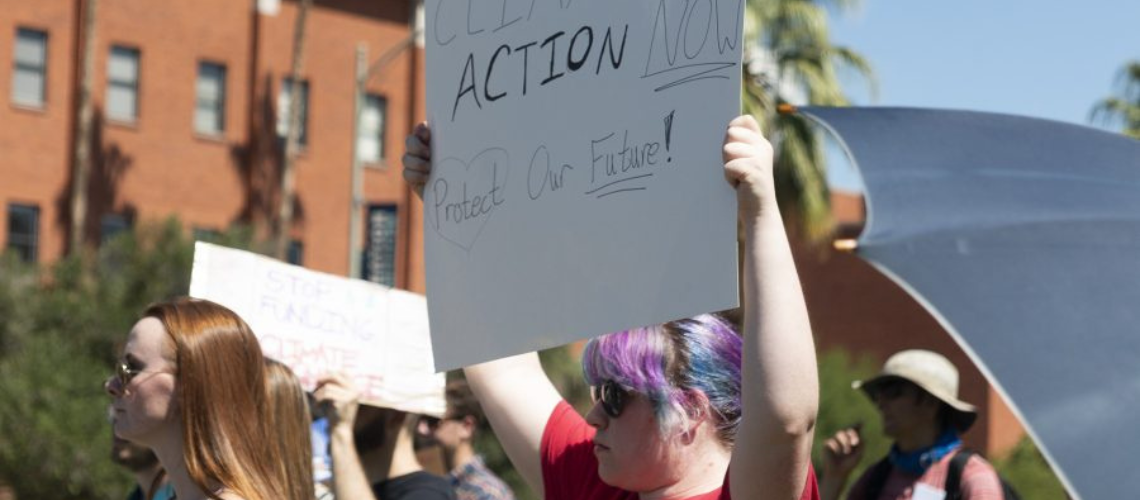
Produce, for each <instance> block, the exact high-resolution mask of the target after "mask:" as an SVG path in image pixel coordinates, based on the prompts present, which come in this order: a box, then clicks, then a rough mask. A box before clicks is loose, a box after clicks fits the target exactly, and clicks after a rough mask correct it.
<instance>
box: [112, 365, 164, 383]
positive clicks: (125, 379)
mask: <svg viewBox="0 0 1140 500" xmlns="http://www.w3.org/2000/svg"><path fill="white" fill-rule="evenodd" d="M144 373H163V371H162V370H159V371H146V370H142V369H139V368H131V365H130V364H128V362H127V361H125V360H124V361H119V362H117V363H115V378H116V379H118V381H119V387H123V388H125V387H127V384H129V383H131V381H132V380H134V379H135V377H137V376H139V375H142V374H144Z"/></svg>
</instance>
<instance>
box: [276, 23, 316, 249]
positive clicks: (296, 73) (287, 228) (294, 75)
mask: <svg viewBox="0 0 1140 500" xmlns="http://www.w3.org/2000/svg"><path fill="white" fill-rule="evenodd" d="M312 6H313V0H301V2H300V5H299V8H300V11H298V12H297V24H296V26H295V27H294V29H293V68H292V71H290V76H289V82H290V83H289V85H290V88H289V131H288V133H287V134H286V137H285V153H284V155H283V158H282V165H281V204H280V205H279V207H278V212H277V225H276V231H275V232H276V234H275V236H276V237H277V241H276V247H275V252H274V254H275V255H276V257H277V258H278V259H281V260H285V258H286V255H287V253H288V250H289V233H290V232H291V230H292V228H293V198H294V192H295V191H296V174H295V173H294V172H293V170H294V167H295V163H296V161H297V145H298V144H297V143H298V139H299V137H300V134H301V130H300V129H301V110H300V107H301V93H302V92H303V91H304V87H303V86H302V85H301V67H302V65H303V64H304V61H305V18H306V17H308V15H309V10H310V8H311V7H312Z"/></svg>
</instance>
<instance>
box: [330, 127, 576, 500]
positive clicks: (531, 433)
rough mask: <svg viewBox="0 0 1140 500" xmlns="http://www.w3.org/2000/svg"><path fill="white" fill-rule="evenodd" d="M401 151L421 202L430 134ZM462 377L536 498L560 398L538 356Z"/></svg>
mask: <svg viewBox="0 0 1140 500" xmlns="http://www.w3.org/2000/svg"><path fill="white" fill-rule="evenodd" d="M405 147H406V152H405V153H404V158H403V163H404V180H405V181H407V183H408V185H409V186H411V187H412V189H414V190H415V191H416V193H417V194H419V195H420V196H421V197H422V196H423V191H424V185H426V184H427V181H428V178H429V177H430V176H431V129H430V128H429V127H428V126H427V124H426V123H420V124H419V125H416V128H415V129H414V130H413V131H412V135H409V136H408V138H407V141H406V142H405ZM463 373H464V374H465V375H466V377H467V382H468V383H469V384H470V385H471V391H472V392H474V393H475V397H477V398H479V403H480V404H481V405H482V406H483V412H484V413H485V414H486V415H487V420H488V421H489V422H490V423H491V428H492V429H494V430H495V436H496V437H498V438H499V442H500V443H502V445H503V450H505V451H506V452H507V456H508V457H510V459H511V463H512V464H513V465H514V466H515V469H517V470H518V471H519V473H520V474H521V475H522V476H523V478H524V479H526V481H527V483H528V484H530V486H531V488H534V490H535V491H536V492H538V493H539V494H540V495H541V494H542V493H543V491H544V490H543V481H542V457H541V452H542V434H543V431H545V429H546V422H547V420H549V418H550V414H551V413H553V412H554V407H555V406H557V405H558V403H559V402H560V401H562V396H561V395H559V394H558V390H557V389H555V388H554V384H552V383H551V382H550V378H549V377H547V376H546V372H545V371H543V369H542V364H541V363H540V362H539V360H538V354H537V353H529V354H522V355H519V356H513V357H509V358H503V359H500V360H496V361H491V362H488V363H482V364H478V365H473V366H469V367H467V368H464V369H463ZM338 498H340V497H339V496H338Z"/></svg>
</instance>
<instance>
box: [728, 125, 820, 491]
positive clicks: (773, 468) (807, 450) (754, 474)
mask: <svg viewBox="0 0 1140 500" xmlns="http://www.w3.org/2000/svg"><path fill="white" fill-rule="evenodd" d="M723 155H724V173H725V178H726V179H727V180H728V182H729V184H730V185H731V186H732V187H733V189H735V190H736V198H737V204H738V207H739V217H740V222H741V230H742V231H743V233H742V234H743V237H744V255H743V256H742V258H743V259H744V274H743V276H742V279H743V281H744V309H745V314H744V327H743V331H742V332H741V333H742V335H743V337H744V356H743V361H742V373H741V375H742V379H743V388H742V391H743V396H742V398H743V410H742V418H741V423H740V429H739V431H738V434H737V441H736V445H735V447H734V448H733V452H732V462H731V465H730V470H731V471H732V474H730V476H731V480H730V481H731V482H730V488H731V491H732V497H733V498H765V499H788V500H795V499H798V498H800V495H801V494H802V492H803V489H804V484H805V481H806V479H807V472H808V466H809V463H810V459H811V457H810V455H811V443H812V432H813V429H814V427H815V418H816V411H817V410H818V407H819V380H818V375H817V369H816V358H815V345H814V343H813V340H812V334H811V326H810V324H809V322H808V313H807V306H806V304H805V303H804V297H803V291H802V290H801V288H800V282H799V276H798V275H797V274H796V267H795V262H794V261H793V260H792V252H791V248H790V246H789V243H788V239H787V236H786V233H785V232H784V223H783V220H782V219H781V218H780V211H779V208H778V206H777V205H776V190H775V185H774V182H773V179H772V160H773V152H772V146H771V144H769V143H768V141H767V140H766V139H765V138H764V137H763V135H762V134H761V133H760V127H759V125H758V124H757V123H756V120H755V119H753V118H752V117H751V116H741V117H738V118H736V119H734V120H733V121H732V122H731V123H730V124H729V127H728V132H727V134H726V136H725V142H724V149H723Z"/></svg>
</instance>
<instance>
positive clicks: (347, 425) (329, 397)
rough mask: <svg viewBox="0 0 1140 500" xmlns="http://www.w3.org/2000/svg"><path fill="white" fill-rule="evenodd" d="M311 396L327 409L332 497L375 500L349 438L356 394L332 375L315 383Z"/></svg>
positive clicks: (343, 379) (349, 384) (341, 377)
mask: <svg viewBox="0 0 1140 500" xmlns="http://www.w3.org/2000/svg"><path fill="white" fill-rule="evenodd" d="M313 396H314V397H315V398H316V400H317V401H318V402H320V403H321V404H323V405H325V407H326V408H327V410H328V419H329V455H330V458H332V469H333V470H332V472H333V480H332V485H333V495H334V496H335V497H336V498H354V499H359V500H376V497H375V496H373V494H372V486H371V485H370V484H369V483H368V475H367V474H365V472H364V466H363V465H362V464H361V463H360V455H358V454H357V452H356V443H355V440H354V439H353V424H354V423H355V422H356V413H357V410H358V408H359V406H360V391H359V390H358V389H357V388H356V387H355V386H353V385H352V381H350V380H349V379H348V377H346V376H344V375H342V374H332V375H326V376H324V377H322V378H321V379H320V380H318V381H317V390H316V391H314V393H313Z"/></svg>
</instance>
